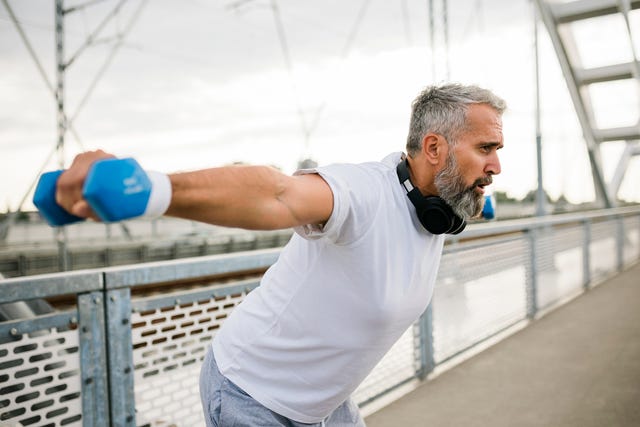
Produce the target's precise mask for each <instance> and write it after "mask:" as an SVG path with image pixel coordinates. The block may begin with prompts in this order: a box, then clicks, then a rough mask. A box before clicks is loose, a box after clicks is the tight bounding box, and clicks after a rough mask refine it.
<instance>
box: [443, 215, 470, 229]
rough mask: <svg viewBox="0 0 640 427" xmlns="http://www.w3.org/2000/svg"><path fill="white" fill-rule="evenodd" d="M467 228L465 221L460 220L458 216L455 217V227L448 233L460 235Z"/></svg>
mask: <svg viewBox="0 0 640 427" xmlns="http://www.w3.org/2000/svg"><path fill="white" fill-rule="evenodd" d="M466 226H467V223H466V222H465V220H464V219H462V218H460V217H459V216H458V215H455V214H454V216H453V226H452V227H451V229H450V230H449V231H448V233H449V234H459V233H461V232H462V230H464V228H465V227H466Z"/></svg>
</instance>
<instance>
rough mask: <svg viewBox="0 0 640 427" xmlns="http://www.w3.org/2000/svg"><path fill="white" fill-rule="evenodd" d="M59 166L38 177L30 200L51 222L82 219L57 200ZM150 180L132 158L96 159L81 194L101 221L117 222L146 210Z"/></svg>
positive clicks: (62, 223)
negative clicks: (65, 208)
mask: <svg viewBox="0 0 640 427" xmlns="http://www.w3.org/2000/svg"><path fill="white" fill-rule="evenodd" d="M61 173H62V171H61V170H58V171H54V172H47V173H45V174H43V175H42V176H41V177H40V180H39V181H38V185H37V187H36V191H35V194H34V196H33V204H34V205H35V206H36V207H37V208H38V210H39V211H40V213H41V214H42V216H43V217H44V218H45V220H46V221H47V222H48V223H49V225H51V226H54V227H56V226H62V225H67V224H72V223H74V222H78V221H82V220H83V218H80V217H77V216H75V215H71V214H69V213H68V212H67V211H65V210H64V209H62V207H60V205H58V204H57V203H56V200H55V191H56V182H57V181H58V178H59V176H60V174H61ZM152 187H153V184H152V181H151V179H150V178H149V176H148V174H147V173H146V172H145V171H144V170H143V169H142V167H140V165H139V164H138V162H137V161H135V159H132V158H125V159H104V160H98V161H96V162H95V163H94V164H93V165H92V166H91V168H90V169H89V173H88V175H87V178H86V180H85V183H84V186H83V188H82V196H83V197H84V199H85V200H86V201H87V202H88V203H89V206H91V208H92V209H93V211H94V212H95V213H96V214H97V215H98V217H99V218H100V220H102V221H103V222H117V221H121V220H124V219H130V218H135V217H138V216H141V215H143V214H145V212H146V210H147V204H148V202H149V198H150V195H151V190H152Z"/></svg>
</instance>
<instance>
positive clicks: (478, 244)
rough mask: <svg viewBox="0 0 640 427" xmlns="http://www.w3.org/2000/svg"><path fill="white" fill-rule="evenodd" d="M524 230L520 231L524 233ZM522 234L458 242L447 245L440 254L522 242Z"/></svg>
mask: <svg viewBox="0 0 640 427" xmlns="http://www.w3.org/2000/svg"><path fill="white" fill-rule="evenodd" d="M525 231H526V230H522V232H523V233H524V232H525ZM523 237H524V234H519V235H516V236H508V237H497V238H495V239H486V240H481V241H477V240H472V241H470V242H460V243H458V244H456V245H447V246H445V247H444V249H443V251H442V254H443V255H448V254H452V253H456V252H461V251H468V250H473V249H479V248H486V247H487V246H495V245H502V244H504V243H513V242H520V241H522V239H523Z"/></svg>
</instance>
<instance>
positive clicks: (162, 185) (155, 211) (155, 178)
mask: <svg viewBox="0 0 640 427" xmlns="http://www.w3.org/2000/svg"><path fill="white" fill-rule="evenodd" d="M146 172H147V176H148V177H149V180H150V181H151V194H149V201H148V202H147V209H146V210H145V211H144V214H143V215H142V218H148V219H153V218H157V217H160V216H162V215H164V213H165V212H166V211H167V209H169V203H171V181H170V180H169V176H168V175H166V174H164V173H161V172H155V171H146Z"/></svg>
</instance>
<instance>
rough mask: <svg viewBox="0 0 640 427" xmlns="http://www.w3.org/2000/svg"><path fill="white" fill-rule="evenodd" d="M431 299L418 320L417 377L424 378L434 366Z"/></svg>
mask: <svg viewBox="0 0 640 427" xmlns="http://www.w3.org/2000/svg"><path fill="white" fill-rule="evenodd" d="M432 305H433V300H432V302H431V304H429V306H428V307H427V309H426V310H425V311H424V313H422V316H420V319H419V321H418V344H419V349H418V354H419V355H420V360H419V364H420V365H419V368H418V372H417V374H418V378H419V379H420V380H424V379H425V378H427V375H429V373H430V372H432V371H433V369H434V368H435V366H436V363H435V359H434V357H433V309H432V308H431V307H432Z"/></svg>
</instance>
